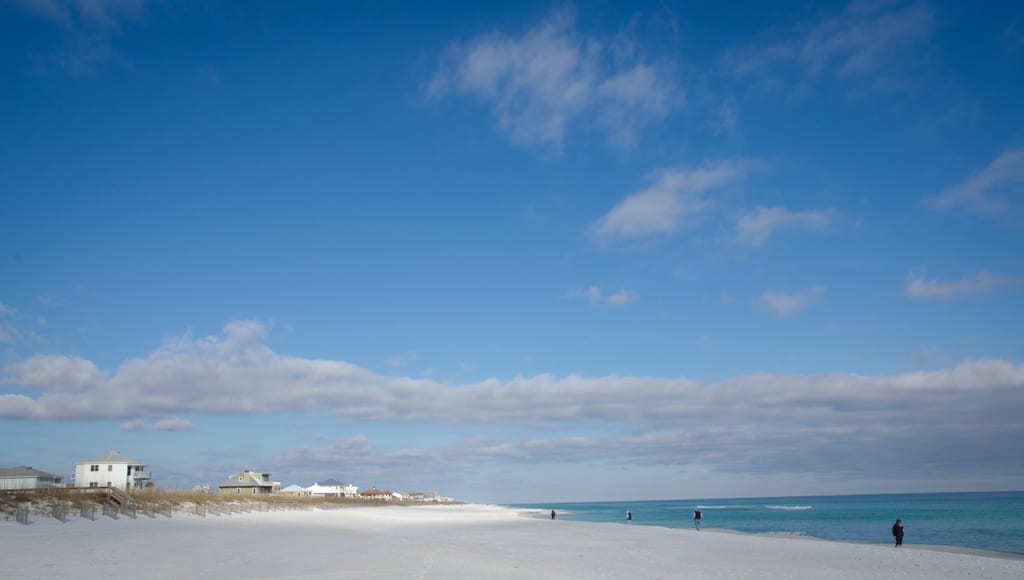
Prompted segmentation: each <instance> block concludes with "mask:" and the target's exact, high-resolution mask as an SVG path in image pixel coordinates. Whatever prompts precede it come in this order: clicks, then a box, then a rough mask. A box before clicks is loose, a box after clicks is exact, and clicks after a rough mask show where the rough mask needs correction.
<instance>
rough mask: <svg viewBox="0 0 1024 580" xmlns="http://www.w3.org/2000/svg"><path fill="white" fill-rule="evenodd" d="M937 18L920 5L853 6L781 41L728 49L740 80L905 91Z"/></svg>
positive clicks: (859, 3)
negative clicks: (828, 80) (859, 84)
mask: <svg viewBox="0 0 1024 580" xmlns="http://www.w3.org/2000/svg"><path fill="white" fill-rule="evenodd" d="M937 24H938V23H937V18H936V16H935V14H934V12H933V11H932V10H931V9H930V8H929V7H928V6H927V5H926V4H924V3H908V2H899V1H897V2H884V1H882V2H874V1H854V2H850V3H849V4H847V5H846V7H845V8H844V9H843V10H842V12H840V13H839V14H836V15H834V16H830V17H827V18H824V19H822V20H819V21H817V22H815V23H811V24H809V25H798V26H797V27H795V28H794V29H793V30H791V31H789V32H786V33H784V36H785V37H784V38H782V39H781V40H776V41H769V42H763V43H758V44H753V45H749V46H746V47H741V48H738V49H735V50H732V51H731V52H729V53H728V54H727V55H726V58H725V63H726V66H727V67H728V68H730V69H731V70H732V71H733V72H734V73H735V74H737V75H740V76H758V77H764V78H769V79H779V78H782V77H786V76H788V75H790V74H791V73H793V70H794V69H795V71H796V72H795V75H794V76H795V77H796V78H795V79H791V81H792V82H793V83H794V84H795V85H797V86H800V87H802V88H801V90H806V87H807V85H808V83H813V82H814V81H815V80H816V79H818V78H821V77H825V76H828V77H832V78H837V79H843V80H848V81H853V80H861V81H866V83H867V86H868V87H869V88H871V89H873V90H893V89H897V88H902V87H905V86H907V84H908V78H910V77H912V76H914V75H917V74H920V73H919V70H920V69H921V68H922V63H924V62H926V59H927V56H928V53H929V46H930V42H931V38H932V36H933V35H934V33H935V31H936V30H937V27H938V26H937Z"/></svg>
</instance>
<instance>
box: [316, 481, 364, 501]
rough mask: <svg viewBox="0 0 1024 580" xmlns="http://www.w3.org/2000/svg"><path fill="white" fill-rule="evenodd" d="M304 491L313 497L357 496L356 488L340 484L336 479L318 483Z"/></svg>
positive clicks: (357, 490)
mask: <svg viewBox="0 0 1024 580" xmlns="http://www.w3.org/2000/svg"><path fill="white" fill-rule="evenodd" d="M306 489H307V490H309V493H310V495H311V496H313V497H356V496H357V495H359V488H358V487H356V486H354V485H349V484H347V483H342V482H340V481H338V480H337V479H325V480H324V481H318V482H316V483H314V484H313V485H311V486H309V487H307V488H306Z"/></svg>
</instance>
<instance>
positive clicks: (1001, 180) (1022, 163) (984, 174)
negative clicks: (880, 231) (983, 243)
mask: <svg viewBox="0 0 1024 580" xmlns="http://www.w3.org/2000/svg"><path fill="white" fill-rule="evenodd" d="M1010 195H1017V196H1018V197H1019V196H1022V195H1024V149H1008V150H1006V151H1004V152H1003V153H1001V154H1000V155H999V156H998V157H996V158H995V159H994V160H992V162H991V163H989V164H988V165H987V166H986V167H985V168H984V169H982V170H981V171H979V172H977V173H975V174H974V175H971V176H970V177H968V178H967V179H965V180H963V181H961V182H960V183H958V184H956V185H954V186H953V187H950V188H949V189H946V190H945V191H943V192H942V193H940V194H938V195H935V196H932V197H926V198H925V199H923V200H922V203H923V204H924V205H925V206H927V207H930V208H933V209H952V208H963V209H966V210H968V211H973V212H978V213H995V212H999V211H1002V210H1004V209H1005V208H1006V207H1007V205H1008V204H1009V203H1010V200H1008V199H1007V198H1008V197H1009V196H1010ZM1014 201H1015V200H1014Z"/></svg>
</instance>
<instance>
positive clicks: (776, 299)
mask: <svg viewBox="0 0 1024 580" xmlns="http://www.w3.org/2000/svg"><path fill="white" fill-rule="evenodd" d="M824 297H825V288H824V287H823V286H814V287H812V288H808V289H807V290H804V291H802V292H796V293H792V294H787V293H785V292H775V291H772V290H766V291H765V292H763V293H762V294H761V295H760V296H758V297H757V299H756V302H757V303H758V304H760V305H761V306H762V307H764V308H766V309H768V310H770V311H771V312H773V313H775V315H776V316H778V317H779V318H784V317H786V316H790V315H793V314H796V313H797V312H799V311H801V310H803V309H804V308H806V307H808V306H810V305H811V304H816V303H817V302H820V301H821V299H822V298H824Z"/></svg>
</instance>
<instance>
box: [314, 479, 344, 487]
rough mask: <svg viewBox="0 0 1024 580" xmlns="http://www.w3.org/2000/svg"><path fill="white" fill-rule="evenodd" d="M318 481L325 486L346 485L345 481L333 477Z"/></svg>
mask: <svg viewBox="0 0 1024 580" xmlns="http://www.w3.org/2000/svg"><path fill="white" fill-rule="evenodd" d="M317 483H319V484H320V485H322V486H324V487H327V486H330V485H334V486H337V487H345V484H344V483H342V482H340V481H338V480H337V479H333V478H331V479H325V480H324V481H318V482H317Z"/></svg>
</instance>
